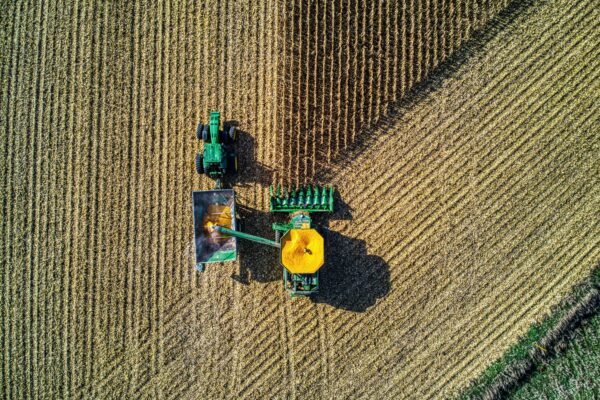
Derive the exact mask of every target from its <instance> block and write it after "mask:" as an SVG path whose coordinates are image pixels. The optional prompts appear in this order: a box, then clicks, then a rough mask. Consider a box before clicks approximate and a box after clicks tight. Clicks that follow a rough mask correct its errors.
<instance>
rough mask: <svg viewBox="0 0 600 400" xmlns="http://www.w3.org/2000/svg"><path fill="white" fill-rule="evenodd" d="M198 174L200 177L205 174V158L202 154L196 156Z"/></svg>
mask: <svg viewBox="0 0 600 400" xmlns="http://www.w3.org/2000/svg"><path fill="white" fill-rule="evenodd" d="M196 172H197V173H199V174H200V175H202V174H203V173H204V157H202V155H201V154H196Z"/></svg>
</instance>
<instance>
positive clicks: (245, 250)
mask: <svg viewBox="0 0 600 400" xmlns="http://www.w3.org/2000/svg"><path fill="white" fill-rule="evenodd" d="M236 208H237V213H238V217H239V222H240V227H239V229H240V230H241V231H242V232H244V233H249V234H251V235H256V236H261V237H264V238H268V239H272V240H275V234H274V232H273V230H272V229H271V223H272V222H273V220H274V216H273V215H271V214H270V213H267V212H263V211H259V210H256V209H253V208H249V207H244V206H240V205H237V204H236ZM237 246H238V254H239V256H238V263H239V274H237V275H235V274H234V275H232V276H231V278H232V279H234V280H235V281H237V282H239V283H241V284H244V285H247V284H249V283H250V281H251V280H252V281H255V282H260V283H267V282H273V281H280V280H282V279H283V274H282V271H281V266H280V265H279V251H278V249H276V248H275V247H270V246H267V245H264V244H259V243H255V242H251V241H249V240H245V239H238V240H237Z"/></svg>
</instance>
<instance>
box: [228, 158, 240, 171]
mask: <svg viewBox="0 0 600 400" xmlns="http://www.w3.org/2000/svg"><path fill="white" fill-rule="evenodd" d="M227 172H228V173H229V175H234V174H237V172H238V157H237V155H235V154H233V155H230V156H229V157H227Z"/></svg>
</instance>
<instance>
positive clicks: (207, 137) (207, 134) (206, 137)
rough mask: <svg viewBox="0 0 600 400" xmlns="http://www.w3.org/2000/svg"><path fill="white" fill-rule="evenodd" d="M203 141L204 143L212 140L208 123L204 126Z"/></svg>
mask: <svg viewBox="0 0 600 400" xmlns="http://www.w3.org/2000/svg"><path fill="white" fill-rule="evenodd" d="M202 141H203V142H204V143H209V142H210V132H209V131H208V125H204V127H203V128H202Z"/></svg>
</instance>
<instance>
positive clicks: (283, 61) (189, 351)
mask: <svg viewBox="0 0 600 400" xmlns="http://www.w3.org/2000/svg"><path fill="white" fill-rule="evenodd" d="M351 4H352V6H351ZM377 4H378V5H377V6H375V5H373V6H371V7H370V8H368V7H367V8H353V7H354V3H352V2H345V1H344V2H342V1H336V2H329V1H302V2H278V1H275V0H269V1H265V2H262V1H258V0H256V1H250V0H244V1H237V2H234V1H224V2H219V1H216V0H214V1H213V0H209V1H206V2H203V3H198V2H193V1H183V0H182V1H175V2H170V3H169V2H165V3H163V2H160V3H159V6H158V7H157V8H156V9H150V8H148V7H146V6H145V5H144V4H143V3H141V2H131V3H128V2H118V3H109V2H97V1H93V0H89V1H75V2H69V1H57V2H35V1H23V2H3V3H2V4H1V5H0V16H1V18H0V74H1V82H2V86H1V87H0V188H1V189H0V232H1V234H2V236H3V237H4V238H5V239H4V240H3V242H2V243H1V244H0V259H1V260H2V263H3V266H4V268H3V269H2V272H1V273H0V288H1V291H0V303H1V304H0V306H1V308H0V310H1V311H0V315H1V319H0V321H1V322H0V324H1V327H0V343H1V347H2V352H1V359H0V393H1V394H2V397H7V398H31V397H47V398H72V397H87V398H148V397H153V398H154V397H158V398H179V397H184V398H444V397H447V396H450V395H453V394H456V393H457V392H458V391H460V390H461V389H463V388H465V387H466V386H467V385H468V384H469V382H470V381H471V380H472V379H474V378H475V377H477V376H478V374H480V373H481V372H482V371H483V370H484V369H485V368H486V367H487V366H488V365H489V364H490V363H491V362H493V361H494V360H496V359H497V358H498V357H499V356H500V355H501V354H502V353H503V352H504V351H505V350H506V349H507V348H508V347H509V346H510V345H511V344H512V343H514V342H515V340H516V339H517V338H518V337H519V336H520V335H522V334H523V333H524V332H525V331H526V330H527V328H528V327H529V325H530V324H531V322H532V321H534V320H537V319H539V318H541V317H542V316H543V315H544V314H546V313H547V312H548V311H549V309H550V307H551V306H552V305H554V304H556V303H557V302H558V301H559V300H560V299H561V298H562V297H563V296H564V295H565V294H566V293H567V292H568V291H569V290H570V288H571V287H573V285H575V284H576V283H577V282H579V281H580V280H581V279H583V277H585V276H586V275H587V274H589V271H590V270H591V268H592V267H593V266H594V265H596V264H597V262H598V260H599V259H600V226H599V224H598V215H597V211H598V210H599V209H600V159H599V158H598V154H599V153H600V137H599V136H598V132H599V131H600V121H599V115H598V110H597V104H598V101H599V97H600V65H599V63H600V54H599V53H600V50H599V49H600V29H599V28H600V23H599V22H598V21H600V9H599V8H598V7H597V6H596V5H595V3H594V2H593V1H569V0H557V1H549V0H540V1H524V2H520V1H519V2H511V3H508V2H507V1H493V0H492V1H485V2H484V1H468V2H467V1H458V0H456V1H455V0H439V1H438V0H418V1H417V0H415V1H411V2H409V1H402V2H399V3H398V4H399V6H396V5H394V3H390V2H382V3H377ZM211 18H214V19H211ZM215 21H219V22H220V24H217V23H215ZM209 109H219V110H221V111H223V113H224V115H225V116H226V119H230V120H235V121H238V123H239V126H240V129H241V130H242V131H243V132H242V136H241V138H240V146H239V151H240V153H241V154H240V156H241V171H240V176H239V179H238V180H237V181H236V184H235V188H236V194H237V202H238V203H239V204H241V205H244V206H245V207H244V210H242V214H243V216H244V217H245V219H246V230H247V231H248V232H250V233H254V234H261V235H270V232H271V231H270V228H269V226H270V223H271V222H272V220H271V217H270V216H269V215H268V214H267V212H266V211H267V209H268V197H267V196H268V185H269V184H271V183H274V182H281V183H306V182H318V183H332V184H333V185H334V186H335V187H336V188H337V190H338V192H339V197H338V199H337V204H336V207H337V211H336V212H335V213H334V215H332V216H331V217H330V218H325V219H323V220H322V221H321V222H322V224H324V225H326V226H327V227H328V228H329V229H330V231H329V232H330V233H329V236H328V242H329V248H330V250H329V254H328V257H329V260H332V262H331V263H329V264H328V265H327V266H326V267H325V269H324V270H323V275H322V279H323V286H322V293H321V294H320V295H319V297H318V298H317V299H316V301H315V302H311V301H309V300H305V299H297V300H294V301H292V300H291V299H289V298H288V297H287V295H286V294H285V293H284V291H283V289H282V284H281V271H280V268H279V267H278V265H277V256H276V254H275V252H274V251H271V250H265V249H264V248H261V247H258V246H255V245H253V244H247V243H241V244H240V259H239V263H230V264H223V265H211V266H209V267H208V268H207V272H205V273H204V274H202V275H200V274H199V273H197V272H196V271H195V270H194V268H193V256H192V252H193V247H192V246H193V241H192V215H191V198H190V197H191V196H190V192H191V191H192V190H200V189H208V188H210V187H211V186H212V184H211V182H209V181H208V180H207V179H206V178H204V177H199V176H198V175H195V173H194V167H193V160H194V156H195V153H196V151H197V150H198V149H199V148H200V143H198V142H197V141H196V139H195V128H196V124H197V123H198V121H199V120H200V119H204V120H206V118H207V115H208V110H209ZM593 326H597V324H595V325H593Z"/></svg>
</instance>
